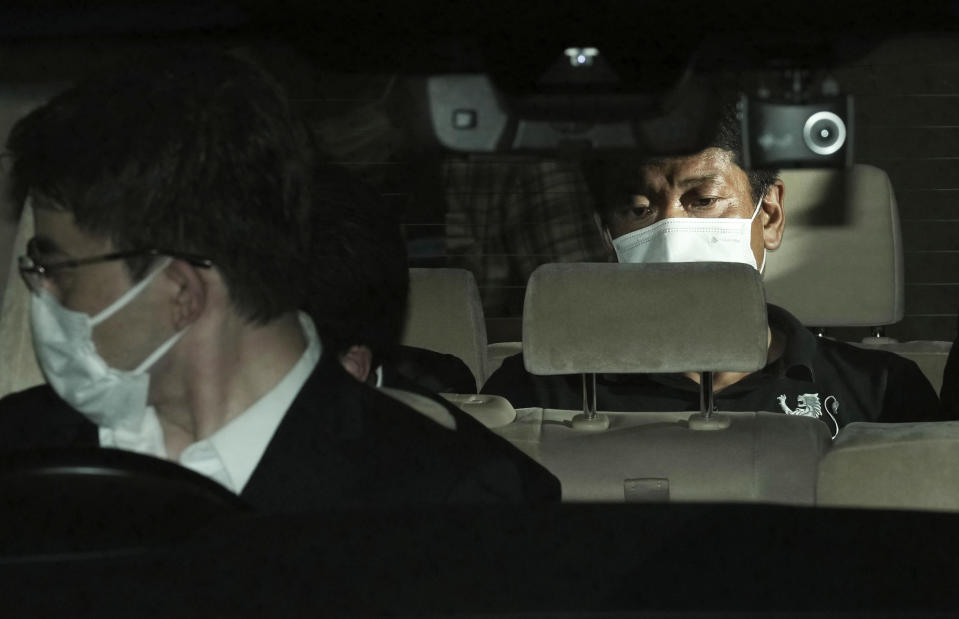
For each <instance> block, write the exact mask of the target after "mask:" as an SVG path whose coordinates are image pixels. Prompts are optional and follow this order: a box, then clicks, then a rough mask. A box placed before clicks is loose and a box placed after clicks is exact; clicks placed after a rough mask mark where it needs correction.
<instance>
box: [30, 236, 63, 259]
mask: <svg viewBox="0 0 959 619" xmlns="http://www.w3.org/2000/svg"><path fill="white" fill-rule="evenodd" d="M31 241H33V247H34V248H35V249H36V250H37V251H38V252H39V253H41V254H43V255H45V256H66V255H67V254H66V252H64V251H63V250H62V249H60V246H59V245H57V243H56V241H54V240H53V239H51V238H50V237H48V236H43V235H42V234H41V235H38V236H35V237H33V238H32V239H31Z"/></svg>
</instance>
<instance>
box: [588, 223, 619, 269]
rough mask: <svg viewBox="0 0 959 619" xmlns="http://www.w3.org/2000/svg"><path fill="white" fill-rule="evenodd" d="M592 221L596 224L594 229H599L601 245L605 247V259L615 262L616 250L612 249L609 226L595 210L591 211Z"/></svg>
mask: <svg viewBox="0 0 959 619" xmlns="http://www.w3.org/2000/svg"><path fill="white" fill-rule="evenodd" d="M593 222H594V223H595V224H596V230H598V231H599V236H600V238H601V239H603V247H605V248H606V260H607V261H609V262H616V250H615V249H613V237H611V236H610V234H609V228H607V227H606V224H604V223H603V218H602V217H601V216H600V214H599V213H597V212H596V211H593Z"/></svg>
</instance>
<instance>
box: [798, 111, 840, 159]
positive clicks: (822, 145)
mask: <svg viewBox="0 0 959 619" xmlns="http://www.w3.org/2000/svg"><path fill="white" fill-rule="evenodd" d="M802 135H803V141H804V142H805V143H806V146H807V147H809V150H811V151H812V152H814V153H816V154H817V155H831V154H833V153H835V152H836V151H838V150H839V149H840V148H842V147H843V144H845V143H846V123H844V122H843V121H842V119H841V118H839V116H837V115H836V114H834V113H832V112H826V111H821V112H816V113H815V114H813V115H812V116H810V117H809V118H807V119H806V124H805V126H804V127H803V132H802Z"/></svg>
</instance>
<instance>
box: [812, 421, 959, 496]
mask: <svg viewBox="0 0 959 619" xmlns="http://www.w3.org/2000/svg"><path fill="white" fill-rule="evenodd" d="M818 503H819V504H820V505H824V506H834V507H871V508H898V509H930V510H950V511H957V510H959V422H957V421H945V422H938V423H900V424H885V423H852V424H849V425H848V426H846V427H845V428H843V429H842V431H841V432H840V433H839V436H838V437H836V440H835V442H834V444H833V446H832V449H831V450H830V452H829V453H828V454H826V456H825V458H823V460H822V462H821V463H820V466H819V484H818Z"/></svg>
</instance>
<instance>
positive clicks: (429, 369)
mask: <svg viewBox="0 0 959 619" xmlns="http://www.w3.org/2000/svg"><path fill="white" fill-rule="evenodd" d="M391 365H392V368H393V370H395V372H396V374H397V377H398V378H401V379H406V380H408V381H412V382H414V383H416V384H418V385H421V386H423V387H425V388H426V389H429V390H430V391H436V392H441V393H475V391H476V379H475V378H474V377H473V372H472V371H470V369H469V366H468V365H466V363H465V362H464V361H463V360H462V359H460V358H459V357H457V356H455V355H451V354H447V353H441V352H437V351H435V350H428V349H426V348H417V347H415V346H397V348H396V350H395V351H394V353H393V355H392V363H391ZM397 386H399V387H402V385H401V384H398V385H397Z"/></svg>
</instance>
